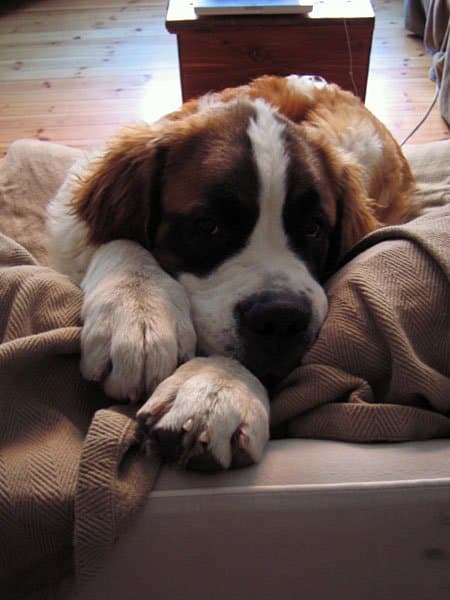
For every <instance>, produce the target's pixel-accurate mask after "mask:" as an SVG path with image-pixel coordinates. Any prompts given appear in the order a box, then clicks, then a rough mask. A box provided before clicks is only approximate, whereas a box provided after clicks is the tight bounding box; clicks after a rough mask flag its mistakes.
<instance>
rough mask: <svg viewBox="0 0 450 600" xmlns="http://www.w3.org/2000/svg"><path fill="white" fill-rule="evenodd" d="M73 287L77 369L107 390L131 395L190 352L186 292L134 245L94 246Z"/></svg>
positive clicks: (148, 387) (150, 386)
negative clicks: (80, 298)
mask: <svg viewBox="0 0 450 600" xmlns="http://www.w3.org/2000/svg"><path fill="white" fill-rule="evenodd" d="M81 287H82V288H83V291H84V292H85V298H84V302H83V307H82V312H81V317H82V319H83V329H82V334H81V351H82V361H81V371H82V373H83V375H84V377H86V379H91V380H96V381H98V380H103V384H104V387H105V391H106V393H107V394H108V395H109V396H112V397H113V398H118V399H123V398H128V399H130V400H131V401H136V400H138V399H139V398H140V397H141V396H142V394H144V393H145V392H149V391H152V390H153V389H154V388H155V387H156V385H157V384H159V383H160V382H161V381H163V380H164V379H165V378H166V377H168V376H169V375H170V374H171V373H173V371H174V370H175V369H176V367H177V365H178V364H180V362H183V361H185V360H187V359H189V358H192V357H193V356H194V354H195V346H196V336H195V332H194V329H193V327H192V323H191V319H190V314H189V302H188V300H187V298H186V294H185V292H184V290H183V288H182V287H181V285H180V284H179V283H178V282H176V281H175V280H174V279H172V278H171V277H169V276H168V275H167V274H166V273H164V271H162V270H161V268H160V267H159V265H158V264H157V263H156V261H155V259H154V258H153V257H152V256H151V254H150V253H149V252H147V251H146V250H144V248H142V247H141V246H139V244H136V243H134V242H131V241H128V240H117V241H114V242H109V243H108V244H103V245H102V246H100V248H99V249H98V250H97V251H96V252H95V254H94V255H93V258H92V260H91V263H90V265H89V268H88V270H87V272H86V275H85V277H84V279H83V281H82V284H81ZM109 369H110V372H108V371H109Z"/></svg>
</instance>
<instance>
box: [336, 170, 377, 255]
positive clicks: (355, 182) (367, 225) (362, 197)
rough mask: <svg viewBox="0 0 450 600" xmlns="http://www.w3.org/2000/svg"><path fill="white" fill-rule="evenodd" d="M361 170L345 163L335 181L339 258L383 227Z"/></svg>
mask: <svg viewBox="0 0 450 600" xmlns="http://www.w3.org/2000/svg"><path fill="white" fill-rule="evenodd" d="M361 171H362V169H361V167H360V166H359V165H356V164H355V163H351V164H344V166H343V168H342V170H341V172H340V173H339V177H338V179H337V180H336V183H335V185H336V192H337V193H336V203H337V206H336V208H337V214H338V216H339V218H340V221H341V222H340V224H338V227H340V244H339V258H342V257H343V256H344V255H345V254H347V252H348V251H349V250H350V249H351V248H352V247H353V246H354V245H355V244H356V242H359V240H361V239H362V238H363V237H364V236H365V235H367V234H368V233H370V232H371V231H374V230H375V229H378V228H379V227H381V223H380V222H379V221H378V219H377V218H376V216H375V213H374V210H373V206H374V204H375V201H374V200H372V199H371V198H369V197H368V196H367V192H366V190H365V188H364V184H363V179H362V172H361Z"/></svg>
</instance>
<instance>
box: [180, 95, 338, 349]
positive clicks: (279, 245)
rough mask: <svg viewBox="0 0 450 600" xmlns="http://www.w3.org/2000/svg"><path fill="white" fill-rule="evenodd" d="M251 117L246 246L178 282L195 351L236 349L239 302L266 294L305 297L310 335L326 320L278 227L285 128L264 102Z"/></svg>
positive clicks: (323, 304)
mask: <svg viewBox="0 0 450 600" xmlns="http://www.w3.org/2000/svg"><path fill="white" fill-rule="evenodd" d="M253 105H254V109H255V115H254V117H252V119H251V120H250V123H249V125H248V128H247V134H248V136H249V139H250V143H251V147H252V154H253V159H254V162H255V165H256V169H257V172H258V179H259V186H258V208H259V216H258V220H257V222H256V224H255V227H254V229H253V231H252V233H251V235H250V237H249V239H248V242H247V244H246V245H245V247H244V248H243V249H242V250H241V251H239V252H238V253H237V254H235V255H233V256H231V257H230V258H228V259H226V260H225V261H224V262H223V263H222V264H219V265H217V267H216V269H214V270H213V271H212V272H211V273H209V274H208V275H206V276H203V277H198V276H196V275H193V274H190V273H182V274H181V275H180V276H179V281H180V282H181V283H182V284H183V286H184V287H185V289H186V290H187V292H188V295H189V297H190V300H191V307H192V317H193V320H194V324H195V328H196V332H197V336H198V341H199V347H200V349H201V350H202V351H203V352H206V353H209V354H214V353H216V354H224V353H225V354H226V353H228V348H233V349H234V350H236V349H238V348H239V344H240V342H239V339H238V332H237V329H236V327H237V325H236V322H235V318H234V309H235V306H236V305H237V304H238V302H239V301H240V300H242V299H244V298H247V297H249V296H251V295H252V294H255V293H258V292H262V291H265V290H268V289H272V290H281V289H286V290H290V291H292V292H294V293H297V294H301V295H304V296H305V297H306V298H307V299H309V300H310V302H311V305H312V321H311V328H312V330H315V331H317V329H318V327H319V326H320V324H321V323H322V321H323V319H324V318H325V314H326V311H327V300H326V297H325V294H324V291H323V289H322V287H321V286H320V285H319V283H318V282H317V281H316V280H315V279H314V278H313V277H312V275H311V273H310V272H309V270H308V267H307V265H306V264H305V262H304V261H303V260H301V258H299V257H298V256H296V254H295V253H294V252H293V251H292V249H291V248H290V247H289V241H288V238H287V235H286V232H285V230H284V227H283V206H284V202H285V198H286V192H287V175H288V166H289V157H288V154H287V149H286V147H285V140H284V131H285V125H284V123H283V121H282V119H281V118H280V117H278V115H277V112H276V109H274V108H272V107H271V106H270V105H269V104H267V103H266V102H264V101H263V100H255V101H254V102H253Z"/></svg>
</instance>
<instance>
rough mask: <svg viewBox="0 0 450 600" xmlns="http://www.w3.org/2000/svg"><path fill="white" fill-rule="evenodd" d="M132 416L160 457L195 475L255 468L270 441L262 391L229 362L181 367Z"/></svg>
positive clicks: (245, 372) (218, 359)
mask: <svg viewBox="0 0 450 600" xmlns="http://www.w3.org/2000/svg"><path fill="white" fill-rule="evenodd" d="M137 417H138V419H139V420H140V421H141V422H142V423H143V425H144V427H145V428H146V430H147V433H148V435H149V438H150V443H151V444H152V445H156V448H157V450H158V451H159V453H160V454H161V456H162V457H163V458H165V459H168V460H176V461H179V462H180V463H181V464H182V465H183V466H186V467H188V468H193V469H198V470H217V469H227V468H228V467H230V466H244V465H248V464H252V463H256V462H258V461H259V460H260V458H261V456H262V453H263V450H264V447H265V445H266V443H267V440H268V439H269V399H268V397H267V392H266V390H265V388H264V386H263V385H262V384H261V383H260V382H259V381H258V380H257V379H256V377H254V376H253V375H252V374H251V373H250V372H249V371H248V370H247V369H245V367H243V366H242V365H240V364H239V363H237V362H236V361H234V360H231V359H229V358H223V357H210V358H195V359H193V360H191V361H189V362H188V363H186V364H184V365H182V366H181V367H179V368H178V369H177V370H176V371H175V373H174V374H173V375H172V376H171V377H169V378H168V379H167V380H165V381H163V382H162V383H161V384H160V385H159V386H158V387H157V388H156V390H155V391H154V393H153V395H152V396H151V397H150V399H149V400H148V401H147V402H146V403H145V404H144V406H143V407H142V408H141V409H140V410H139V412H138V414H137Z"/></svg>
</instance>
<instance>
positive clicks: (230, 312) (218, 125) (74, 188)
mask: <svg viewBox="0 0 450 600" xmlns="http://www.w3.org/2000/svg"><path fill="white" fill-rule="evenodd" d="M412 189H413V178H412V175H411V172H410V169H409V167H408V164H407V162H406V160H405V158H404V157H403V155H402V153H401V150H400V148H399V146H398V144H397V143H396V142H395V140H394V139H393V137H392V136H391V135H390V133H389V132H388V131H387V130H386V128H385V127H384V126H383V125H382V124H381V123H380V122H379V121H378V120H377V119H376V118H375V117H374V116H373V115H372V114H371V113H370V112H369V111H368V110H367V109H366V108H365V107H364V105H363V104H362V102H361V101H360V100H359V99H357V98H356V97H355V96H353V95H352V94H350V93H349V92H345V91H343V90H342V89H340V88H339V87H338V86H337V85H329V84H327V83H326V82H325V81H324V80H323V79H321V78H318V77H314V76H295V75H293V76H289V77H286V78H282V77H270V76H266V77H261V78H258V79H256V80H254V81H253V82H252V83H250V84H249V85H246V86H242V87H238V88H230V89H226V90H225V91H223V92H221V93H213V94H209V95H206V96H205V97H201V98H199V99H196V100H192V101H189V102H187V103H185V104H184V105H183V106H182V107H181V109H180V110H179V111H177V112H175V113H171V114H169V115H168V116H167V117H164V118H162V119H160V120H159V121H158V122H156V123H154V124H152V125H149V124H139V125H135V126H131V127H129V128H125V129H124V130H123V131H121V132H119V134H118V135H117V136H116V137H115V138H114V139H113V140H112V141H111V142H110V144H109V145H108V146H107V147H106V149H104V150H103V151H102V152H99V153H97V154H96V155H94V156H91V157H90V158H88V159H85V160H83V161H82V162H81V163H79V164H77V165H75V167H74V168H73V169H72V171H71V173H70V174H69V176H68V178H67V180H66V181H65V183H64V184H63V186H62V187H61V189H60V190H59V192H58V194H57V196H56V197H55V198H54V200H53V201H52V202H51V204H50V207H49V220H48V237H49V241H48V246H49V254H50V257H51V260H52V262H53V265H54V266H55V267H56V268H57V269H58V270H60V271H62V272H63V273H66V274H67V275H69V276H70V277H72V278H73V279H74V280H76V281H77V282H78V283H79V284H80V285H81V287H82V289H83V291H84V294H85V299H84V304H83V307H82V321H83V329H82V339H81V346H82V359H81V371H82V374H83V375H84V377H86V378H87V379H89V380H94V381H98V382H101V383H102V384H103V386H104V390H105V392H106V393H107V394H108V395H109V396H111V397H113V398H116V399H120V400H130V401H132V402H137V401H145V402H144V404H143V406H142V408H140V410H139V412H138V418H139V419H140V420H141V422H142V426H143V428H145V429H146V430H147V433H148V439H151V440H152V443H153V444H156V445H157V446H158V447H159V451H160V452H161V454H162V455H163V456H164V457H166V458H168V459H175V460H178V461H179V462H180V463H181V464H183V465H186V466H189V467H193V468H199V469H201V468H228V467H229V466H230V465H233V466H238V465H243V464H249V463H254V462H257V461H258V460H259V459H260V458H261V456H262V453H263V449H264V446H265V444H266V442H267V440H268V438H269V392H270V389H271V388H272V387H273V385H274V384H276V383H277V382H279V381H280V380H281V379H282V378H283V377H284V376H286V375H287V374H288V373H289V372H290V371H291V370H292V369H294V368H295V367H296V366H297V365H299V363H300V361H301V359H302V356H303V355H304V354H305V352H306V351H307V350H308V348H310V346H311V345H312V343H313V342H314V339H315V338H316V336H317V333H318V331H319V329H320V327H321V325H322V322H323V320H324V319H325V316H326V314H327V298H326V295H325V293H324V290H323V288H322V283H323V282H324V280H325V278H326V277H327V275H328V274H330V273H332V272H333V270H334V269H335V268H336V265H337V264H338V261H339V259H340V258H341V257H343V256H344V255H345V253H346V252H347V251H348V250H349V249H350V248H351V247H352V246H353V245H354V244H355V242H357V241H358V240H360V239H361V238H362V237H363V236H364V235H366V234H367V233H369V232H370V231H372V230H374V229H376V228H378V227H380V226H382V225H384V224H390V223H398V222H401V221H404V220H405V219H407V217H408V215H409V213H410V210H411V191H412Z"/></svg>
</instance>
